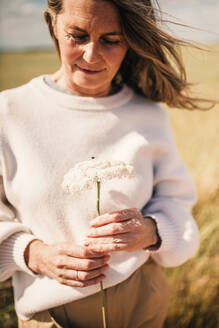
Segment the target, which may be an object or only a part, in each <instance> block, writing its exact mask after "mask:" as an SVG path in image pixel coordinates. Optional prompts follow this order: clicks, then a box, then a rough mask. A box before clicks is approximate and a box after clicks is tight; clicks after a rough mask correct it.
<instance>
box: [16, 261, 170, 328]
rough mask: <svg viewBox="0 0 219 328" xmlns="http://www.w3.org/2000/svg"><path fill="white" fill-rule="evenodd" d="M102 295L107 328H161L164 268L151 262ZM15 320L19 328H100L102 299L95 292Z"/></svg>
mask: <svg viewBox="0 0 219 328" xmlns="http://www.w3.org/2000/svg"><path fill="white" fill-rule="evenodd" d="M105 295H106V296H105V297H106V306H107V323H108V326H107V328H161V327H162V325H163V322H164V320H165V317H166V315H167V308H168V299H169V291H168V286H167V282H166V277H165V275H164V272H163V269H162V268H161V267H160V266H159V265H157V264H156V263H154V262H153V261H152V260H149V261H148V262H146V263H145V264H144V265H142V266H141V267H140V268H139V269H138V270H136V271H135V272H134V273H133V274H132V275H131V276H130V277H129V278H128V279H127V280H125V281H124V282H122V283H120V284H118V285H116V286H113V287H110V288H107V289H105ZM66 313H67V316H66ZM18 321H19V328H63V327H65V328H69V327H73V328H102V315H101V296H100V293H97V294H94V295H91V296H89V297H86V298H83V299H81V300H79V301H75V302H72V303H69V304H67V305H65V306H59V307H57V308H54V309H52V310H49V311H43V312H39V313H37V314H35V315H34V317H33V318H32V319H31V320H28V321H22V320H20V319H18ZM69 321H70V322H69Z"/></svg>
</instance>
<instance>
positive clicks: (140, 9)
mask: <svg viewBox="0 0 219 328" xmlns="http://www.w3.org/2000/svg"><path fill="white" fill-rule="evenodd" d="M72 1H74V0H72ZM95 1H110V2H112V3H113V4H114V5H115V6H116V7H117V9H118V11H119V14H120V20H121V27H122V30H123V34H124V37H125V39H126V41H127V43H128V47H129V48H128V51H127V54H126V56H125V58H124V60H123V62H122V64H121V67H120V69H119V71H118V73H117V77H118V76H120V78H121V79H122V81H123V82H124V83H126V84H127V85H128V86H129V87H131V88H132V89H133V90H134V91H135V92H136V93H138V94H141V95H144V96H145V97H146V98H148V99H151V100H152V101H155V102H164V103H166V104H167V105H168V106H170V107H178V108H186V109H190V110H192V109H209V108H211V107H213V106H214V104H215V103H214V102H213V101H209V100H207V99H200V98H195V97H191V96H189V94H188V91H189V90H190V86H191V84H190V83H188V81H187V77H186V71H185V67H184V65H183V60H182V56H181V53H180V48H181V46H184V45H187V44H189V45H191V44H190V43H187V42H185V41H182V40H180V39H177V38H175V37H173V36H171V35H169V34H168V33H166V32H164V31H163V30H162V29H160V28H159V26H158V21H160V20H161V16H160V15H159V14H160V10H159V6H158V9H155V8H153V6H152V3H151V0H95ZM62 9H63V1H62V0H48V8H47V10H46V11H45V13H44V17H45V20H46V22H47V24H48V27H49V31H50V34H51V37H52V38H53V40H54V43H55V47H56V49H57V52H58V55H59V57H60V49H59V44H58V40H57V39H56V37H55V35H54V32H53V20H54V19H55V18H56V17H57V15H58V14H60V13H61V12H62Z"/></svg>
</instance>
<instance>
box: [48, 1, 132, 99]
mask: <svg viewBox="0 0 219 328" xmlns="http://www.w3.org/2000/svg"><path fill="white" fill-rule="evenodd" d="M54 34H55V36H56V38H57V40H58V42H59V47H60V55H61V62H62V66H61V69H60V70H59V71H58V72H57V73H56V74H55V75H54V78H55V80H56V82H57V83H58V84H60V85H61V86H63V87H64V88H66V89H68V90H70V91H72V92H73V93H76V94H79V95H82V96H93V97H101V96H106V95H107V94H109V92H110V88H111V82H112V79H113V78H114V76H115V75H116V73H117V71H118V69H119V67H120V65H121V63H122V61H123V59H124V57H125V54H126V51H127V44H126V42H125V40H124V37H123V35H122V30H121V26H120V20H119V13H118V10H117V8H116V7H115V6H114V5H113V4H112V3H111V2H108V1H101V0H63V11H62V13H61V14H59V15H58V16H57V19H56V22H55V24H54Z"/></svg>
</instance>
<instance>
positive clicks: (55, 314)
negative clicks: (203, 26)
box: [0, 0, 199, 328]
mask: <svg viewBox="0 0 219 328" xmlns="http://www.w3.org/2000/svg"><path fill="white" fill-rule="evenodd" d="M155 16H156V15H155V11H154V10H153V8H152V4H151V2H150V1H149V0H144V1H143V0H134V1H129V0H111V1H100V0H49V1H48V9H47V11H46V12H45V18H46V21H47V23H48V26H49V30H50V33H51V35H52V38H53V39H54V42H55V45H56V48H57V51H58V54H59V58H60V61H61V66H60V69H59V70H58V71H57V72H55V73H54V74H52V75H50V76H49V75H43V76H40V77H37V78H35V79H33V80H32V81H30V82H29V83H27V84H26V85H24V86H21V87H19V88H16V89H13V90H6V91H4V92H2V93H1V95H0V122H1V124H0V128H1V130H0V131H1V134H0V140H1V148H0V150H1V153H0V154H1V155H0V156H1V157H0V159H1V161H0V163H1V165H0V172H1V176H0V177H1V193H0V195H1V203H0V209H1V222H0V242H1V245H0V277H1V278H0V279H1V280H5V279H7V278H9V277H10V276H12V277H13V286H14V295H15V307H16V312H17V314H18V317H19V327H23V328H24V327H32V328H34V327H70V326H72V327H86V328H88V327H102V319H101V311H100V293H99V282H100V281H103V284H104V287H105V292H106V302H107V322H108V327H113V328H115V327H118V328H125V327H129V328H137V327H148V328H149V327H150V328H152V327H154V328H155V327H156V328H159V327H162V325H163V322H164V320H165V317H166V314H167V305H168V288H167V284H166V280H165V277H164V274H163V271H162V269H161V266H164V267H168V266H178V265H180V264H182V263H184V262H185V261H186V260H188V259H189V258H191V257H192V256H194V255H195V253H196V251H197V249H198V244H199V237H198V229H197V226H196V223H195V221H194V219H193V217H192V216H191V213H190V212H191V207H192V206H193V204H194V202H195V200H196V193H195V188H194V184H193V182H192V181H191V178H190V176H189V175H188V173H187V171H186V169H185V167H184V164H183V163H182V161H181V159H180V158H179V155H178V152H177V149H176V145H175V143H174V141H173V137H172V132H171V129H170V124H169V121H168V116H167V113H166V110H165V109H164V108H163V107H162V106H161V105H159V104H158V102H161V101H162V102H165V103H166V104H168V105H170V106H175V107H184V108H188V109H194V108H198V105H197V100H196V99H192V98H190V97H189V96H186V95H185V93H184V91H185V89H186V87H187V83H186V80H185V74H184V69H183V66H182V63H181V61H180V58H179V56H178V54H177V52H176V50H175V45H177V44H180V41H177V40H176V39H174V38H172V37H170V36H168V35H167V34H166V33H164V32H163V31H161V30H160V29H159V28H158V26H157V23H156V17H155ZM170 55H171V56H172V58H173V59H174V60H175V64H176V65H175V64H174V63H173V61H172V60H171V59H170ZM180 73H181V74H180ZM92 156H95V157H96V158H99V159H109V160H111V159H112V160H113V159H116V160H122V161H125V162H129V163H131V164H132V165H133V166H134V167H135V170H136V177H135V179H132V180H130V181H128V182H127V181H126V182H124V181H123V182H121V181H120V182H113V183H108V184H107V185H106V186H105V189H104V190H103V192H102V194H101V213H103V214H102V215H101V216H97V215H96V208H95V191H94V192H93V191H89V192H84V193H83V194H82V195H75V197H72V196H71V195H66V194H65V193H64V192H63V190H62V189H61V187H60V186H61V183H62V180H63V176H64V175H65V173H66V172H67V171H68V170H69V169H70V168H71V167H72V166H73V165H74V164H75V163H77V162H80V161H84V160H88V159H90V158H91V157H92ZM82 241H83V243H82ZM149 256H150V260H149Z"/></svg>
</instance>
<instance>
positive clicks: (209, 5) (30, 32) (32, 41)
mask: <svg viewBox="0 0 219 328" xmlns="http://www.w3.org/2000/svg"><path fill="white" fill-rule="evenodd" d="M158 2H159V4H160V6H161V8H162V10H163V11H164V12H165V13H166V14H164V16H163V17H164V18H166V19H168V18H169V19H170V20H175V21H177V22H179V23H183V24H187V25H189V26H193V27H196V28H199V29H202V30H205V31H198V30H191V29H188V28H179V27H176V25H171V26H166V25H165V26H164V27H163V28H164V29H167V30H168V31H169V32H171V33H173V34H174V35H176V36H180V37H185V38H189V39H193V40H196V41H203V42H206V41H207V42H212V41H219V0H183V1H182V0H158ZM46 5H47V1H46V0H0V50H11V49H28V48H35V47H40V48H43V47H51V46H52V44H53V43H52V41H51V39H50V36H49V33H48V30H47V26H46V24H45V22H44V18H43V11H44V10H45V9H46ZM167 14H168V16H167ZM176 18H177V19H176Z"/></svg>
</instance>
